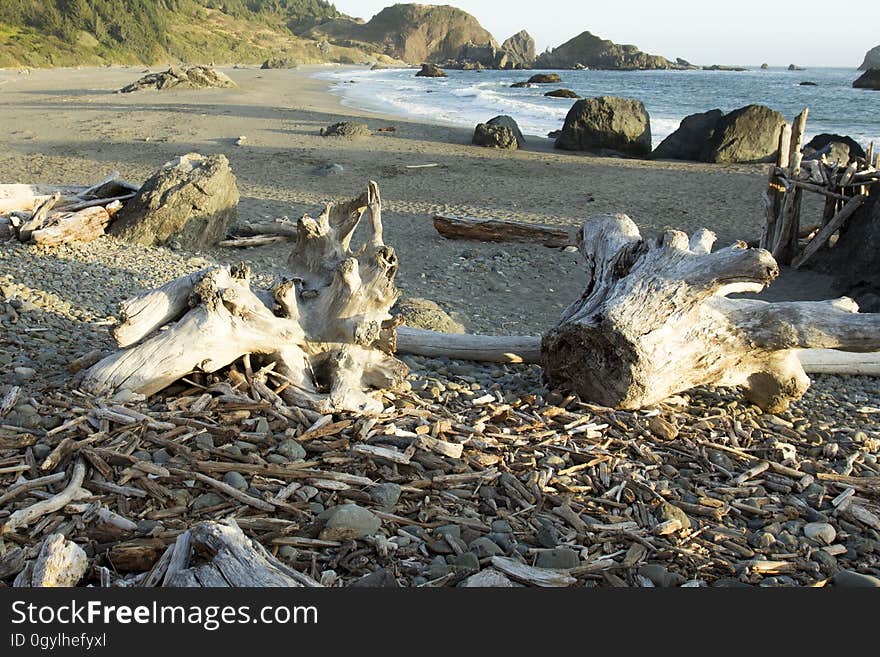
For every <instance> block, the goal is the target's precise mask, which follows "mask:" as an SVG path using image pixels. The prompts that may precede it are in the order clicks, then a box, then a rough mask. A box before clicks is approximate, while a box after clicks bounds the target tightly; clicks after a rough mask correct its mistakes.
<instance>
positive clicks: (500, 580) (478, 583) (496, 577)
mask: <svg viewBox="0 0 880 657" xmlns="http://www.w3.org/2000/svg"><path fill="white" fill-rule="evenodd" d="M459 587H462V588H514V587H516V584H514V583H513V582H511V581H510V580H509V579H508V578H507V576H506V575H504V574H503V573H500V572H498V571H497V570H495V569H494V568H486V569H485V570H481V571H480V572H478V573H476V574H475V575H471V576H470V577H468V578H467V579H465V580H463V581H462V582H461V584H459Z"/></svg>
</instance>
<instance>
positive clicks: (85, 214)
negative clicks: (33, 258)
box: [0, 171, 138, 246]
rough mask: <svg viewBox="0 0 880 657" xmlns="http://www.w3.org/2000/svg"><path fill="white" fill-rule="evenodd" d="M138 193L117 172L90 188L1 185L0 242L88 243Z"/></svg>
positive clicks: (134, 186) (96, 236) (99, 234)
mask: <svg viewBox="0 0 880 657" xmlns="http://www.w3.org/2000/svg"><path fill="white" fill-rule="evenodd" d="M137 189H138V188H137V186H136V185H133V184H131V183H129V182H126V181H124V180H121V179H120V178H119V173H118V172H116V171H114V172H113V173H112V174H110V175H109V176H108V177H106V178H105V179H104V180H102V181H100V182H98V183H97V184H95V185H92V186H90V187H89V186H85V185H21V184H11V185H0V239H8V238H10V237H15V238H18V240H19V241H21V242H34V243H36V244H39V245H41V246H55V245H58V244H64V243H67V242H90V241H92V240H94V239H97V238H98V237H100V236H101V235H103V234H104V229H105V228H106V227H107V226H108V225H109V224H110V222H111V221H112V220H113V218H114V217H115V215H116V213H117V212H119V210H120V209H121V208H122V202H123V201H127V200H129V199H131V198H132V197H133V196H134V191H135V190H137ZM3 215H5V216H3Z"/></svg>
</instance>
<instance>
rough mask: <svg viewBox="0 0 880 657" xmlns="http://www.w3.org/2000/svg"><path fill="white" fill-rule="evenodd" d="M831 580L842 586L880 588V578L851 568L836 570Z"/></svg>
mask: <svg viewBox="0 0 880 657" xmlns="http://www.w3.org/2000/svg"><path fill="white" fill-rule="evenodd" d="M831 581H832V582H834V585H835V586H840V587H843V588H880V578H878V577H874V576H872V575H863V574H862V573H857V572H855V571H852V570H841V571H838V573H837V574H836V575H835V576H834V577H833V578H832V580H831Z"/></svg>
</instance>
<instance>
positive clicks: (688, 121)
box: [651, 109, 724, 162]
mask: <svg viewBox="0 0 880 657" xmlns="http://www.w3.org/2000/svg"><path fill="white" fill-rule="evenodd" d="M723 115H724V113H723V112H722V111H721V110H720V109H713V110H709V111H708V112H701V113H699V114H691V115H690V116H686V117H685V118H684V119H682V121H681V124H680V125H679V126H678V129H677V130H676V131H675V132H673V133H672V134H671V135H669V136H668V137H666V139H664V140H663V141H661V142H660V144H659V145H658V146H657V148H655V149H654V151H653V152H652V153H651V157H652V158H653V159H656V160H691V161H694V162H698V161H699V160H700V158H701V156H702V153H703V151H704V150H705V149H706V146H707V144H708V143H709V141H710V140H711V139H712V136H713V135H714V134H715V128H716V127H717V126H718V121H719V120H721V117H722V116H723Z"/></svg>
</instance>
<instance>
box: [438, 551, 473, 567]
mask: <svg viewBox="0 0 880 657" xmlns="http://www.w3.org/2000/svg"><path fill="white" fill-rule="evenodd" d="M446 561H447V562H448V563H449V565H450V566H457V567H458V568H465V569H467V570H479V569H480V559H479V557H478V556H477V555H476V554H474V553H473V552H463V553H462V554H455V555H452V556H449V557H447V558H446Z"/></svg>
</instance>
